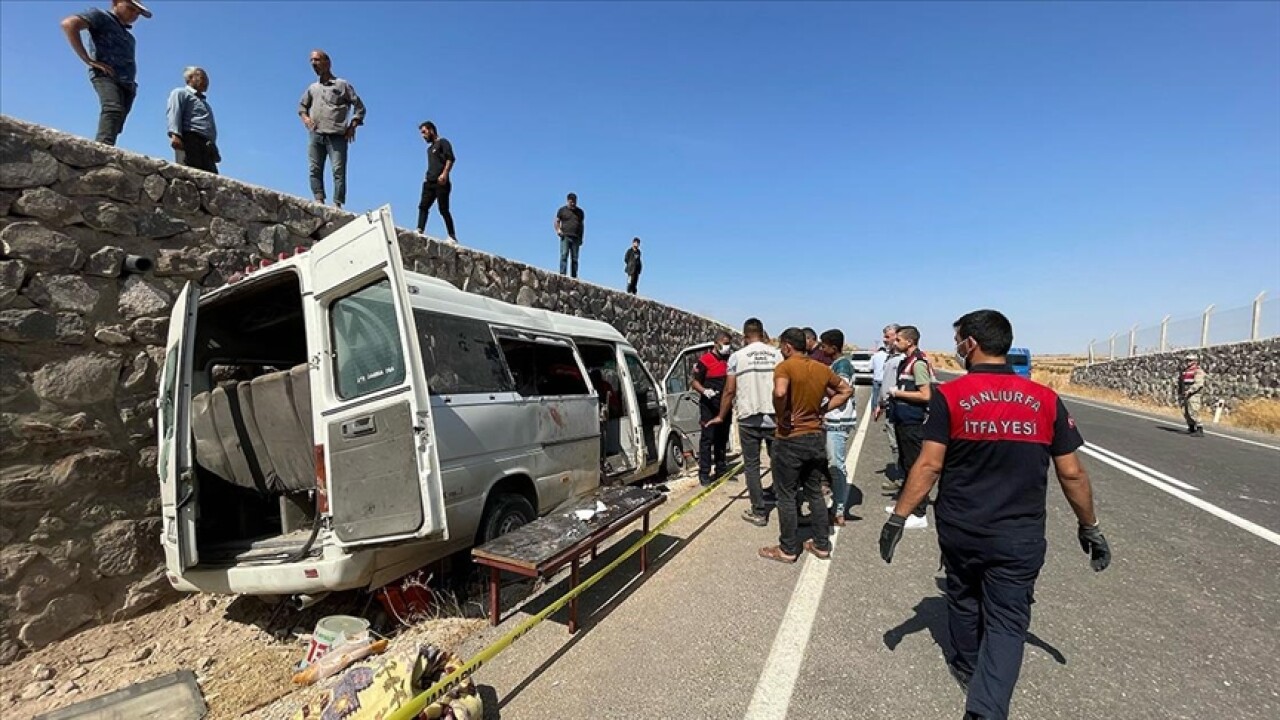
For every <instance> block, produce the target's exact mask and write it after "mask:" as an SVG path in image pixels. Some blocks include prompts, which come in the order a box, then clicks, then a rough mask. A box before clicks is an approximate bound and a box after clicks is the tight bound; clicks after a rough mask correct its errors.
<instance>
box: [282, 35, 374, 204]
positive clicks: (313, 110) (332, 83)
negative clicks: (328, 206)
mask: <svg viewBox="0 0 1280 720" xmlns="http://www.w3.org/2000/svg"><path fill="white" fill-rule="evenodd" d="M311 69H312V70H313V71H315V74H316V75H317V76H318V77H319V80H316V81H315V82H313V83H311V84H310V85H308V86H307V89H306V90H305V91H304V92H303V93H302V99H301V100H299V101H298V116H299V117H301V118H302V125H303V127H305V128H306V129H307V132H309V133H310V137H309V139H308V142H307V159H308V160H309V161H310V165H311V194H312V195H313V196H314V197H315V199H316V202H318V203H323V202H324V200H325V195H324V160H325V158H326V157H328V158H329V164H330V165H332V166H333V204H334V205H336V206H337V207H339V208H341V207H342V205H343V203H345V202H346V201H347V145H348V144H349V143H353V142H355V141H356V128H357V127H359V126H361V125H363V124H364V101H363V100H361V99H360V96H359V95H357V94H356V89H355V88H354V87H353V86H352V85H351V83H349V82H347V81H346V80H343V79H342V78H339V77H334V75H333V71H332V61H331V60H330V59H329V55H328V54H327V53H326V52H325V51H323V50H313V51H312V52H311Z"/></svg>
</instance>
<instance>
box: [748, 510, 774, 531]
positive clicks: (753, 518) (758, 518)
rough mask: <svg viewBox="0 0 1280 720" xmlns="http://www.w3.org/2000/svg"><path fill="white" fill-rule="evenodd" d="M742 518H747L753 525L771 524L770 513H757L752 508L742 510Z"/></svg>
mask: <svg viewBox="0 0 1280 720" xmlns="http://www.w3.org/2000/svg"><path fill="white" fill-rule="evenodd" d="M742 519H743V520H746V521H747V522H749V523H751V524H752V525H755V526H756V527H766V526H768V524H769V516H768V515H757V514H755V513H754V512H751V511H750V510H744V511H743V512H742Z"/></svg>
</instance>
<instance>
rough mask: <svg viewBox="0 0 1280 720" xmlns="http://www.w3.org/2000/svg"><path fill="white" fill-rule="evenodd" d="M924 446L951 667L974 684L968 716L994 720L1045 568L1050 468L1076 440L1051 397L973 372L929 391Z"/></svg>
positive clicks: (997, 375) (997, 373)
mask: <svg viewBox="0 0 1280 720" xmlns="http://www.w3.org/2000/svg"><path fill="white" fill-rule="evenodd" d="M924 439H925V440H931V441H933V442H938V443H942V444H944V445H946V446H947V455H946V460H945V461H944V464H943V468H942V478H941V480H940V481H939V484H938V498H937V500H936V501H935V504H934V518H935V519H936V521H937V527H938V544H939V545H940V546H941V547H942V559H943V565H944V566H945V567H946V572H947V580H946V595H947V615H948V621H949V625H950V633H951V646H952V652H953V657H952V658H950V659H949V662H950V663H951V664H952V666H953V667H954V668H955V669H956V670H957V671H958V672H959V673H960V674H963V675H970V676H972V677H971V680H970V682H969V698H968V702H967V704H966V710H967V711H968V712H969V713H972V714H974V715H977V716H978V717H982V718H987V719H989V720H1002V719H1003V718H1005V717H1007V716H1008V713H1009V699H1010V697H1012V695H1013V686H1014V684H1015V683H1016V682H1017V681H1018V673H1019V671H1020V670H1021V668H1022V648H1023V643H1024V642H1025V641H1026V633H1027V626H1028V625H1029V624H1030V622H1031V602H1032V592H1033V590H1034V589H1035V582H1036V578H1037V577H1038V576H1039V574H1040V567H1041V566H1042V565H1043V564H1044V554H1045V535H1044V526H1045V494H1046V487H1047V485H1048V472H1049V462H1050V460H1051V459H1052V458H1054V457H1057V456H1061V455H1067V454H1070V453H1072V452H1074V451H1075V450H1076V449H1077V448H1079V447H1080V446H1081V445H1083V444H1084V439H1083V438H1081V437H1080V432H1079V431H1078V430H1077V429H1076V426H1075V422H1074V421H1073V420H1072V419H1071V417H1070V415H1068V414H1067V409H1066V407H1065V406H1064V405H1063V404H1062V400H1061V399H1059V398H1058V394H1057V393H1055V392H1054V391H1053V390H1051V389H1049V388H1047V387H1045V386H1043V385H1040V384H1039V383H1035V382H1032V381H1031V380H1028V379H1026V378H1023V377H1020V376H1018V375H1015V374H1014V372H1013V369H1012V368H1011V367H1009V366H1007V365H975V366H973V367H972V368H970V369H969V373H968V374H967V375H964V376H962V377H960V378H958V379H956V380H952V381H951V382H948V383H945V384H943V385H942V386H941V387H938V388H935V389H934V392H933V397H932V399H931V401H930V403H929V418H928V421H927V422H926V423H925V429H924Z"/></svg>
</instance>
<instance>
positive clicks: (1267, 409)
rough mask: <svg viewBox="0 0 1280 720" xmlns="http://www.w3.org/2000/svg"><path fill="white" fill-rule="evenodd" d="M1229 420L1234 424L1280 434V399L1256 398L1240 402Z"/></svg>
mask: <svg viewBox="0 0 1280 720" xmlns="http://www.w3.org/2000/svg"><path fill="white" fill-rule="evenodd" d="M1228 420H1229V421H1230V423H1231V424H1232V425H1236V426H1238V427H1247V428H1252V429H1254V430H1261V431H1263V432H1269V433H1275V434H1280V400H1275V399H1272V398H1254V399H1253V400H1246V401H1244V402H1242V403H1240V406H1239V407H1237V408H1236V409H1235V410H1233V411H1232V412H1231V415H1230V416H1229V417H1228Z"/></svg>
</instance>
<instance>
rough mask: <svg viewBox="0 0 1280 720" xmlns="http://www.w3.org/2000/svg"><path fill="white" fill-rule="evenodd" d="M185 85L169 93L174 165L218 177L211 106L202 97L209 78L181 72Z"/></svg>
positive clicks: (215, 128) (194, 69)
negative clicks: (202, 171)
mask: <svg viewBox="0 0 1280 720" xmlns="http://www.w3.org/2000/svg"><path fill="white" fill-rule="evenodd" d="M182 79H183V80H185V81H186V84H185V85H183V86H182V87H180V88H175V89H174V91H173V92H171V93H169V111H168V113H167V114H166V117H167V118H168V123H169V146H170V147H172V148H173V152H174V162H176V163H178V164H179V165H186V166H187V167H191V168H195V169H197V170H204V171H205V172H211V173H213V174H214V175H217V174H218V162H219V161H220V160H222V156H221V155H219V154H218V145H217V142H218V126H217V124H215V123H214V121H213V106H211V105H210V104H209V99H208V98H207V97H206V96H205V93H206V92H208V91H209V74H208V73H206V72H205V71H204V68H198V67H189V68H187V69H185V70H183V71H182Z"/></svg>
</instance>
